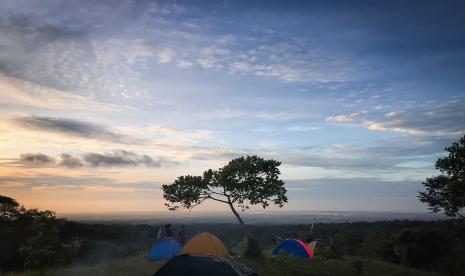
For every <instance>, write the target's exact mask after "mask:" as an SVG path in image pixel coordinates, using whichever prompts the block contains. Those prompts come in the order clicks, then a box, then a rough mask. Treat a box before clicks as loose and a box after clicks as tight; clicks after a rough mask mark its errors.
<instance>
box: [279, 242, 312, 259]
mask: <svg viewBox="0 0 465 276" xmlns="http://www.w3.org/2000/svg"><path fill="white" fill-rule="evenodd" d="M282 253H284V254H286V255H289V256H298V257H303V258H311V257H313V252H312V250H310V248H309V247H308V246H307V245H306V244H305V243H304V242H303V241H301V240H297V239H287V240H284V241H282V242H280V243H279V244H278V245H277V246H276V247H275V248H274V250H273V252H272V254H273V256H279V255H281V254H282Z"/></svg>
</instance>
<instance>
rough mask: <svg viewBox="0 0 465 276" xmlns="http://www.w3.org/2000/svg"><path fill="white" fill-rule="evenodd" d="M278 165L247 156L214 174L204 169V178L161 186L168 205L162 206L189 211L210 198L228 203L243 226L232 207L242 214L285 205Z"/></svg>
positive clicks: (272, 161) (177, 181)
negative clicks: (258, 206) (271, 204)
mask: <svg viewBox="0 0 465 276" xmlns="http://www.w3.org/2000/svg"><path fill="white" fill-rule="evenodd" d="M279 165H281V162H279V161H276V160H272V159H270V160H265V159H263V158H260V157H258V156H247V157H240V158H237V159H233V160H231V161H230V162H229V163H228V164H227V165H226V166H224V167H222V168H220V169H218V170H217V171H214V170H211V169H210V170H207V171H205V172H204V173H203V176H191V175H186V176H180V177H178V179H176V181H174V183H173V184H170V185H168V184H166V185H163V187H162V189H163V197H164V198H165V199H166V200H167V201H168V202H169V203H166V204H165V205H166V206H167V207H168V208H169V209H170V210H172V211H174V210H177V209H178V208H179V207H183V208H185V209H191V208H193V207H194V206H197V205H199V204H201V203H202V202H204V201H205V200H207V199H211V200H214V201H218V202H221V203H224V204H227V205H228V206H229V207H230V208H231V211H232V212H233V213H234V215H235V216H236V218H237V220H238V221H239V223H240V224H242V225H244V221H243V220H242V218H241V217H240V215H239V213H238V212H237V211H236V208H235V206H237V207H238V208H240V209H241V210H242V211H245V210H246V209H249V207H250V205H261V206H262V207H263V208H264V209H265V208H266V207H268V206H269V205H270V203H273V204H275V205H278V206H279V207H282V206H283V205H284V203H286V202H287V196H286V192H287V191H286V189H285V188H284V182H283V181H282V180H280V179H279V175H280V174H281V172H280V171H279V169H278V167H279Z"/></svg>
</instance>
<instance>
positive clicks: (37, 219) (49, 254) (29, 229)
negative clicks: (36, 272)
mask: <svg viewBox="0 0 465 276" xmlns="http://www.w3.org/2000/svg"><path fill="white" fill-rule="evenodd" d="M63 222H64V221H63V220H58V219H56V218H55V213H54V212H52V211H48V210H46V211H40V210H37V209H26V208H24V206H22V205H20V204H19V203H18V202H17V201H16V200H14V199H12V198H10V197H7V196H0V236H1V238H2V242H1V243H0V257H1V258H0V266H2V267H6V268H22V267H27V268H45V267H50V266H54V265H59V264H63V263H66V262H68V261H70V260H71V259H72V258H74V257H75V256H76V255H77V251H78V250H79V247H80V244H79V242H76V241H74V242H70V243H65V242H63V241H62V239H61V237H60V236H59V231H58V229H59V226H60V225H61V224H62V223H63Z"/></svg>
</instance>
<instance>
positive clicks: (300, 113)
mask: <svg viewBox="0 0 465 276" xmlns="http://www.w3.org/2000/svg"><path fill="white" fill-rule="evenodd" d="M464 13H465V4H464V2H463V1H441V2H440V3H439V2H437V1H148V0H141V1H116V0H115V1H105V0H103V1H73V0H70V1H64V0H48V1H45V0H44V1H35V0H31V1H29V0H28V1H23V0H11V1H10V0H4V1H1V2H0V111H1V112H0V194H2V195H7V196H10V197H13V198H15V199H17V200H18V201H20V202H21V203H23V204H24V205H25V206H27V207H30V208H40V209H51V210H55V211H57V212H58V213H80V212H95V213H98V212H140V211H147V212H150V211H164V210H166V207H165V206H164V201H163V198H162V191H161V189H160V187H161V185H162V184H169V183H172V182H173V181H174V180H175V179H176V178H177V177H178V176H181V175H187V174H191V175H200V174H201V173H202V172H203V171H204V170H206V169H209V168H212V169H216V168H219V167H221V166H223V165H225V164H227V162H228V161H229V160H231V159H233V158H236V157H240V156H243V155H259V156H261V157H264V158H273V159H276V160H279V161H281V162H282V165H281V167H280V168H281V172H282V175H281V176H282V179H283V180H284V181H285V183H286V188H287V190H288V196H289V202H288V203H287V204H286V205H285V207H284V208H283V209H284V210H288V211H291V210H309V211H311V210H345V211H347V210H350V211H392V212H428V209H427V208H426V206H425V205H424V204H422V203H420V202H419V201H418V199H417V198H416V196H417V194H418V191H421V190H422V189H423V188H422V184H421V182H422V181H424V179H425V178H426V177H430V176H433V175H436V174H438V171H436V170H435V168H434V162H435V160H436V159H437V158H439V157H441V156H444V155H445V151H444V148H445V147H446V146H448V145H449V144H450V143H452V142H454V141H457V140H458V139H459V138H460V137H462V136H463V135H464V134H465V77H464V76H465V17H464V16H463V14H464ZM196 208H198V209H199V210H223V209H224V210H227V206H222V205H221V204H220V205H218V204H216V203H214V202H210V203H206V204H204V206H200V207H196ZM277 209H278V208H277V207H271V208H270V210H271V211H275V210H277Z"/></svg>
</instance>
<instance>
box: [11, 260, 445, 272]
mask: <svg viewBox="0 0 465 276" xmlns="http://www.w3.org/2000/svg"><path fill="white" fill-rule="evenodd" d="M239 261H240V262H241V263H243V264H246V265H248V266H249V267H250V268H252V269H254V270H255V271H256V272H257V273H258V274H259V275H263V276H291V275H292V276H295V275H302V276H304V275H314V276H319V275H380V276H382V275H386V276H387V275H390V276H394V275H399V276H400V275H405V276H434V275H440V274H437V273H434V272H427V271H424V270H417V269H413V268H409V267H405V266H399V265H395V264H391V263H387V262H383V261H379V260H372V259H365V258H342V259H338V260H328V261H324V260H322V259H319V258H315V259H313V260H310V261H309V260H303V259H299V258H293V257H284V256H280V257H275V258H271V257H266V258H258V259H251V258H240V259H239ZM358 261H360V263H361V264H362V265H361V268H357V263H358ZM162 264H163V262H157V263H151V262H148V261H146V260H145V258H144V256H143V255H140V256H134V257H129V258H126V259H116V260H112V261H108V262H103V263H100V264H98V265H94V266H71V267H68V268H63V269H51V270H45V271H28V272H23V273H7V274H6V276H39V275H50V276H59V275H70V276H78V275H98V276H106V275H111V276H120V275H121V276H122V275H141V276H142V275H151V274H153V273H154V272H155V271H156V270H157V269H158V268H159V267H160V266H161V265H162Z"/></svg>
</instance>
